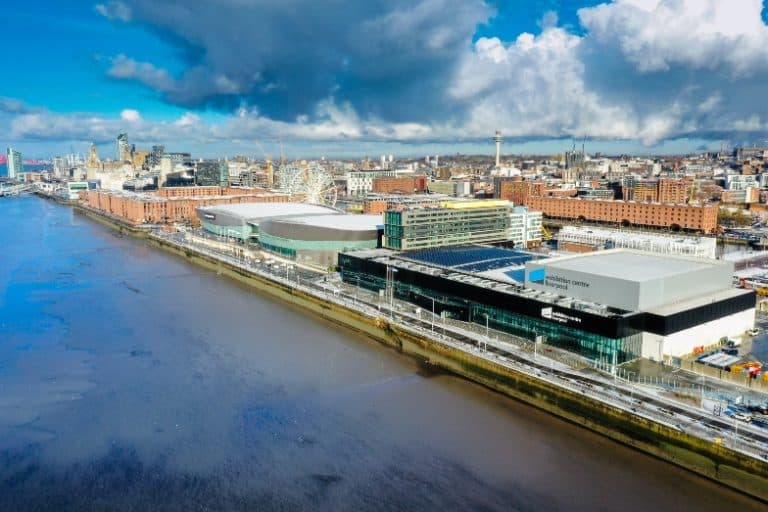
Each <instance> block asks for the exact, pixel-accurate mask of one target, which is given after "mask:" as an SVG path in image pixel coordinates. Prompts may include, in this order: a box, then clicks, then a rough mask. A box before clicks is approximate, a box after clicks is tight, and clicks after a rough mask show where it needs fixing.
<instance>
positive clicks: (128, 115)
mask: <svg viewBox="0 0 768 512" xmlns="http://www.w3.org/2000/svg"><path fill="white" fill-rule="evenodd" d="M120 119H122V120H123V121H128V122H130V123H136V122H138V121H141V114H139V111H138V110H134V109H132V108H127V109H125V110H123V111H122V112H120Z"/></svg>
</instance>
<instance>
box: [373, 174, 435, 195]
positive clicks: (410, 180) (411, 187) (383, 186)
mask: <svg viewBox="0 0 768 512" xmlns="http://www.w3.org/2000/svg"><path fill="white" fill-rule="evenodd" d="M426 190H427V177H426V176H423V175H420V176H399V177H381V178H374V179H373V182H372V192H374V193H378V194H413V193H418V192H425V191H426Z"/></svg>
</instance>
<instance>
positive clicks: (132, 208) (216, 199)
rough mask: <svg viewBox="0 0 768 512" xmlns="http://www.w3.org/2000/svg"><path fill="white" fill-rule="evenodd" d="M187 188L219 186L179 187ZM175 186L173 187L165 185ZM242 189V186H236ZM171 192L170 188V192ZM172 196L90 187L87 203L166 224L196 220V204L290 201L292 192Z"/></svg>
mask: <svg viewBox="0 0 768 512" xmlns="http://www.w3.org/2000/svg"><path fill="white" fill-rule="evenodd" d="M178 188H180V189H181V188H185V189H202V188H219V187H178ZM161 190H165V191H168V190H171V189H161ZM235 190H240V192H241V193H242V190H241V189H235ZM167 193H168V192H166V194H167ZM174 194H175V192H171V195H170V196H167V195H166V196H161V195H159V194H140V193H135V192H114V191H103V190H89V191H88V192H87V194H86V197H85V205H86V206H88V207H89V208H93V209H94V210H98V211H100V212H102V213H105V214H107V215H110V216H112V217H118V218H120V219H122V220H124V221H126V222H129V223H131V224H136V225H138V224H165V223H173V222H195V220H196V215H195V208H197V207H198V206H209V205H214V204H237V203H262V202H287V201H290V200H291V197H290V196H287V195H280V194H271V193H269V192H262V193H258V194H257V193H252V194H249V195H242V194H241V195H221V194H219V195H211V196H196V197H189V196H186V197H185V196H176V195H174Z"/></svg>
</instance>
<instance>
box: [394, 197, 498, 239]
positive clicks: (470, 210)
mask: <svg viewBox="0 0 768 512" xmlns="http://www.w3.org/2000/svg"><path fill="white" fill-rule="evenodd" d="M510 209H511V204H510V203H509V201H500V200H499V201H497V200H488V201H466V202H461V201H445V202H442V203H440V204H439V205H438V206H422V207H411V208H402V209H392V210H388V211H387V212H386V213H385V214H384V246H385V247H387V248H389V249H396V250H409V249H425V248H429V247H441V246H448V245H464V244H479V243H496V242H506V241H508V240H509V236H510V233H509V227H510Z"/></svg>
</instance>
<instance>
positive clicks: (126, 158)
mask: <svg viewBox="0 0 768 512" xmlns="http://www.w3.org/2000/svg"><path fill="white" fill-rule="evenodd" d="M116 160H117V161H119V162H132V161H133V147H132V146H131V144H130V143H129V142H128V134H127V133H121V134H120V135H118V136H117V158H116Z"/></svg>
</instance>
